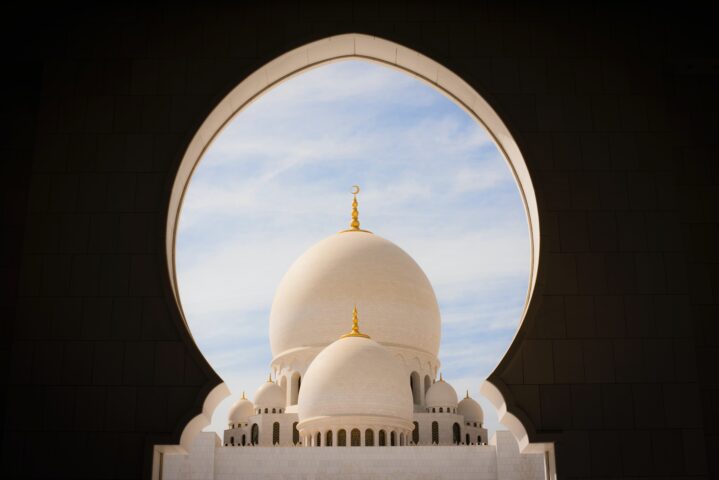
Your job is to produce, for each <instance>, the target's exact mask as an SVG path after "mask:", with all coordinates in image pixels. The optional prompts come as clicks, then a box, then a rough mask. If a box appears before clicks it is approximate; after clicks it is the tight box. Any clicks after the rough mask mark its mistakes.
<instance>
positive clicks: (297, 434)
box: [292, 422, 300, 445]
mask: <svg viewBox="0 0 719 480" xmlns="http://www.w3.org/2000/svg"><path fill="white" fill-rule="evenodd" d="M298 423H299V422H294V423H293V424H292V443H294V444H295V445H297V444H298V443H299V441H300V431H299V430H297V424H298Z"/></svg>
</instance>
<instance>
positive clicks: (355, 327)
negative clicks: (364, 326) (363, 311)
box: [340, 305, 369, 338]
mask: <svg viewBox="0 0 719 480" xmlns="http://www.w3.org/2000/svg"><path fill="white" fill-rule="evenodd" d="M347 337H363V338H369V335H365V334H364V333H360V331H359V318H357V305H355V308H354V310H352V331H351V332H349V333H345V334H344V335H342V336H341V337H340V338H347Z"/></svg>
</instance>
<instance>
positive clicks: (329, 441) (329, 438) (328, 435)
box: [325, 430, 332, 447]
mask: <svg viewBox="0 0 719 480" xmlns="http://www.w3.org/2000/svg"><path fill="white" fill-rule="evenodd" d="M325 445H326V446H328V447H331V446H332V430H327V433H325Z"/></svg>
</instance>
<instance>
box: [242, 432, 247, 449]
mask: <svg viewBox="0 0 719 480" xmlns="http://www.w3.org/2000/svg"><path fill="white" fill-rule="evenodd" d="M245 441H246V439H245V434H244V433H243V434H242V446H243V447H244V446H245Z"/></svg>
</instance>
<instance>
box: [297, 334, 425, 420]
mask: <svg viewBox="0 0 719 480" xmlns="http://www.w3.org/2000/svg"><path fill="white" fill-rule="evenodd" d="M412 412H413V406H412V391H411V390H410V386H409V382H407V378H406V375H405V372H404V370H403V369H402V367H401V365H400V363H399V361H398V360H397V359H396V358H394V356H393V355H392V354H391V353H390V351H389V350H388V349H386V348H385V347H383V346H382V345H380V344H379V343H377V342H375V341H374V340H372V339H370V338H367V337H362V336H359V335H351V334H350V336H346V337H344V338H341V339H339V340H337V341H335V342H333V343H332V344H330V345H329V346H328V347H327V348H325V349H323V350H322V351H321V352H320V353H319V355H317V357H316V358H315V359H314V361H313V362H312V363H311V364H310V366H309V368H308V369H307V373H306V374H305V377H304V379H303V381H302V389H301V390H300V395H299V401H298V414H299V420H300V421H301V422H304V421H306V420H311V419H313V418H318V417H335V416H380V417H385V418H386V417H391V418H395V419H399V420H401V421H411V420H412Z"/></svg>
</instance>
